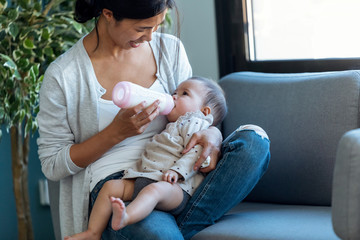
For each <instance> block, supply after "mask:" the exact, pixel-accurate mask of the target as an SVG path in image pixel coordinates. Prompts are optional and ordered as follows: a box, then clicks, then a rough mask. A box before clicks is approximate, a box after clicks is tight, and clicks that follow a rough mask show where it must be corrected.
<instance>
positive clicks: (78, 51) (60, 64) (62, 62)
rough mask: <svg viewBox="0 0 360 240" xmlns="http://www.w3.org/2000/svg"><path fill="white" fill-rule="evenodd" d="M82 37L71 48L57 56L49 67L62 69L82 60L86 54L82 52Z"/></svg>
mask: <svg viewBox="0 0 360 240" xmlns="http://www.w3.org/2000/svg"><path fill="white" fill-rule="evenodd" d="M84 51H85V49H84V45H83V38H81V39H79V40H78V41H77V42H76V43H75V44H74V45H73V46H72V47H71V48H69V49H68V50H67V51H66V52H64V53H63V54H61V55H60V56H59V57H57V58H56V59H55V60H54V61H53V62H52V63H51V64H50V65H49V68H50V69H51V68H59V69H61V70H62V71H64V70H65V69H66V68H68V67H73V66H74V62H76V61H83V60H84V58H85V57H86V55H85V54H84V53H86V52H84Z"/></svg>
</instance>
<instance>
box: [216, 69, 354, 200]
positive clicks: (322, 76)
mask: <svg viewBox="0 0 360 240" xmlns="http://www.w3.org/2000/svg"><path fill="white" fill-rule="evenodd" d="M220 84H221V86H222V87H223V89H224V90H225V93H226V98H227V102H228V107H229V113H228V115H227V117H226V119H225V120H224V122H223V126H222V128H223V133H224V137H226V136H227V135H229V134H230V133H231V132H232V131H234V130H235V129H236V128H237V127H238V126H239V125H243V124H248V123H252V124H256V125H259V126H261V127H262V128H264V130H265V131H266V132H267V133H268V135H269V137H270V142H271V145H270V149H271V150H270V151H271V160H270V164H269V168H268V170H267V172H266V173H265V175H264V176H263V178H262V179H261V180H260V182H259V183H258V185H257V186H256V187H255V188H254V189H253V191H252V192H251V193H250V195H249V196H248V197H247V200H248V201H257V202H272V203H285V204H308V205H325V206H329V205H330V204H331V187H332V176H333V169H334V162H335V153H336V147H337V144H338V142H339V140H340V138H341V136H342V135H343V134H344V133H345V132H346V131H348V130H351V129H354V128H358V127H359V88H360V72H359V71H341V72H324V73H296V74H269V73H255V72H239V73H233V74H230V75H228V76H225V77H224V78H223V79H222V80H221V81H220Z"/></svg>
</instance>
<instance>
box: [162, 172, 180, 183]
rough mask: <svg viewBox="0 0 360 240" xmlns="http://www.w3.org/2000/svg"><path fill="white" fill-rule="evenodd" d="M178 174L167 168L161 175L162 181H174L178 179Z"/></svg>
mask: <svg viewBox="0 0 360 240" xmlns="http://www.w3.org/2000/svg"><path fill="white" fill-rule="evenodd" d="M178 178H179V174H178V173H177V172H175V171H173V170H167V171H166V172H165V173H164V175H163V181H166V182H169V183H176V182H177V181H178Z"/></svg>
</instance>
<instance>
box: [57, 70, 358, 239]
mask: <svg viewBox="0 0 360 240" xmlns="http://www.w3.org/2000/svg"><path fill="white" fill-rule="evenodd" d="M220 84H221V86H222V87H223V88H224V90H225V92H226V96H227V100H228V105H229V113H228V116H227V117H226V119H225V121H224V122H223V126H222V128H223V129H222V130H223V133H224V136H225V137H226V136H227V135H229V134H230V133H231V132H232V131H233V130H234V129H236V128H237V127H238V126H239V125H242V124H247V123H252V124H257V125H259V126H261V127H263V128H264V129H265V130H266V131H267V133H268V135H269V137H270V140H271V161H270V165H269V168H268V171H267V172H266V173H265V175H264V177H263V178H262V179H261V180H260V182H259V183H258V185H257V186H256V187H255V188H254V189H253V191H252V192H251V193H250V195H249V196H248V197H247V198H246V200H245V201H244V202H242V203H240V204H239V205H238V206H236V207H235V208H233V209H232V210H231V211H230V212H229V213H228V214H226V215H225V216H224V217H222V218H221V219H220V220H219V221H218V222H217V223H216V224H214V225H212V226H209V227H207V228H206V229H204V230H203V231H201V232H200V233H198V234H197V235H195V236H194V237H193V239H194V240H202V239H203V240H205V239H206V240H212V239H214V240H215V239H216V240H219V239H220V240H223V239H246V240H255V239H267V240H269V239H274V240H275V239H276V240H282V239H286V240H300V239H303V240H312V239H314V240H315V239H316V240H332V239H339V237H337V235H336V234H335V232H334V229H335V231H336V233H337V234H338V235H339V236H340V237H341V238H342V239H360V233H359V229H360V221H359V217H358V215H359V203H360V202H359V201H357V202H356V201H353V199H354V196H355V197H357V198H358V199H359V198H360V170H359V169H360V136H359V135H360V132H359V131H360V130H353V129H357V128H359V101H360V98H359V93H360V72H359V71H342V72H324V73H299V74H266V73H254V72H239V73H233V74H230V75H228V76H226V77H224V78H223V79H221V82H220ZM350 130H352V131H350ZM349 131H350V132H349ZM345 133H346V134H345ZM358 136H359V137H358ZM340 139H341V141H340ZM339 142H340V144H339ZM357 145H359V147H356V146H357ZM338 146H339V148H338ZM357 149H358V150H357ZM336 156H337V157H336ZM335 160H336V166H335ZM356 160H357V162H356ZM334 167H335V177H333V173H334ZM333 181H334V184H333ZM50 185H51V187H50V195H51V196H50V199H51V206H52V213H53V221H54V227H55V232H56V233H57V236H59V235H58V216H57V214H58V212H57V208H56V204H57V203H56V202H57V199H58V197H57V189H56V184H54V183H51V184H50ZM332 201H333V206H332V207H331V205H332ZM354 211H355V213H354ZM332 218H333V219H332ZM332 221H333V224H332Z"/></svg>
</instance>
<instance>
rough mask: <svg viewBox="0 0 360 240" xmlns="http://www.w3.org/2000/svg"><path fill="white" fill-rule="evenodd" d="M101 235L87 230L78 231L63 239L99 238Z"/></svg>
mask: <svg viewBox="0 0 360 240" xmlns="http://www.w3.org/2000/svg"><path fill="white" fill-rule="evenodd" d="M100 237H101V236H98V235H96V234H94V233H93V232H91V231H89V230H87V231H85V232H82V233H78V234H75V235H72V236H67V237H65V238H64V240H99V239H100Z"/></svg>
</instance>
